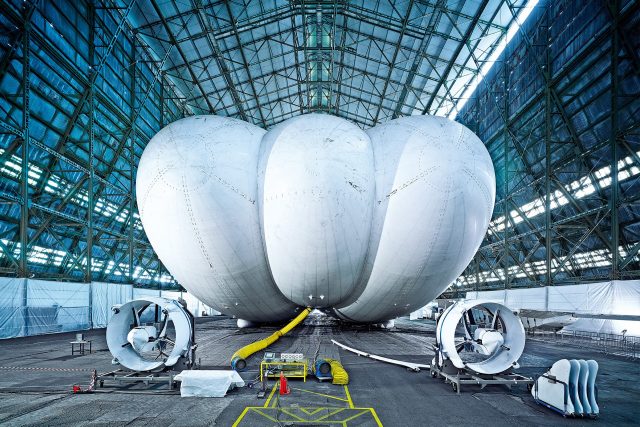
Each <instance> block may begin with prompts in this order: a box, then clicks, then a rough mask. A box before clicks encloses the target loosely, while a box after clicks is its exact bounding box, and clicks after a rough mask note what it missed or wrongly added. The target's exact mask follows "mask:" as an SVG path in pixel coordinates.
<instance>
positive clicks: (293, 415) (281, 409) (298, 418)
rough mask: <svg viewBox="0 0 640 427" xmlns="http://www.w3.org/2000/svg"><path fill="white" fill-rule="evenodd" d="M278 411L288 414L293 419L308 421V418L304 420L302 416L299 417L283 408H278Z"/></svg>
mask: <svg viewBox="0 0 640 427" xmlns="http://www.w3.org/2000/svg"><path fill="white" fill-rule="evenodd" d="M280 411H281V412H282V413H283V414H287V415H289V416H290V417H291V418H293V419H295V421H302V422H305V421H309V420H305V419H304V418H300V417H299V416H297V415H295V414H292V413H291V412H289V411H287V410H286V409H285V408H280Z"/></svg>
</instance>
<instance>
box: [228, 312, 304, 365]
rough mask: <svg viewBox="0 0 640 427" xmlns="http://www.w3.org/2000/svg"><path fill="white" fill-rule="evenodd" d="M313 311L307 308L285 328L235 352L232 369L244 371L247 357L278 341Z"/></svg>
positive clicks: (232, 357)
mask: <svg viewBox="0 0 640 427" xmlns="http://www.w3.org/2000/svg"><path fill="white" fill-rule="evenodd" d="M309 313H311V309H310V308H305V309H304V310H302V312H300V314H298V315H297V316H296V318H295V319H293V320H292V321H291V322H289V323H288V324H287V325H286V326H285V327H284V328H282V329H280V330H278V331H275V332H274V333H273V334H271V335H269V336H268V337H267V338H263V339H261V340H258V341H254V342H252V343H251V344H249V345H245V346H244V347H242V348H241V349H240V350H238V351H236V352H235V353H233V356H231V369H234V370H236V371H243V370H244V369H245V368H246V367H247V360H246V359H247V358H248V357H249V356H251V355H252V354H253V353H255V352H257V351H260V350H264V349H265V348H267V347H269V346H270V345H271V344H273V343H274V342H276V341H278V339H279V338H280V337H281V336H283V335H285V334H287V333H288V332H289V331H291V330H292V329H293V328H295V327H296V326H298V325H299V324H300V323H301V322H302V321H303V320H304V319H305V318H306V317H307V316H308V315H309Z"/></svg>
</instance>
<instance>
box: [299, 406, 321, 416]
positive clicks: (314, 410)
mask: <svg viewBox="0 0 640 427" xmlns="http://www.w3.org/2000/svg"><path fill="white" fill-rule="evenodd" d="M298 409H300V410H301V411H302V412H304V413H305V414H307V415H315V414H317V413H318V412H320V411H323V410H325V409H327V408H314V409H313V411H309V410H307V408H301V407H298Z"/></svg>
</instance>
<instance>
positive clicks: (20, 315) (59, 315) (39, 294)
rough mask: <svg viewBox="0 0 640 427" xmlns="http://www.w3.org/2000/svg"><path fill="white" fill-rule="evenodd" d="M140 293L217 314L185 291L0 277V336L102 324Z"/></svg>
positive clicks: (194, 309)
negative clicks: (113, 310)
mask: <svg viewBox="0 0 640 427" xmlns="http://www.w3.org/2000/svg"><path fill="white" fill-rule="evenodd" d="M144 296H156V297H157V296H162V297H166V298H174V299H175V298H178V297H180V296H182V298H184V299H185V300H186V301H187V306H188V308H189V310H190V311H191V312H192V313H193V314H194V315H195V316H196V317H200V316H201V315H202V313H203V312H204V313H206V315H215V314H218V312H216V311H215V310H213V309H211V308H210V307H208V306H207V305H205V304H203V303H202V302H200V301H199V300H198V299H197V298H195V297H194V296H193V295H191V294H188V293H186V292H182V293H181V292H176V291H161V290H152V289H141V288H134V287H133V286H132V285H130V284H115V283H105V282H91V283H71V282H53V281H47V280H33V279H22V278H10V277H0V338H15V337H23V336H29V335H41V334H49V333H57V332H69V331H80V330H87V329H94V328H104V327H106V326H107V323H108V321H109V319H110V318H111V307H112V306H113V305H115V304H123V303H125V302H127V301H129V300H130V299H132V298H140V297H144Z"/></svg>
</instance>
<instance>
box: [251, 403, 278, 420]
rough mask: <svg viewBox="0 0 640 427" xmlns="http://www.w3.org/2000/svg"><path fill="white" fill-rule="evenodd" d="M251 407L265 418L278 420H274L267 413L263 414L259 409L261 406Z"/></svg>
mask: <svg viewBox="0 0 640 427" xmlns="http://www.w3.org/2000/svg"><path fill="white" fill-rule="evenodd" d="M251 409H253V410H254V411H256V412H257V413H259V414H260V415H262V416H263V417H265V418H267V419H268V420H270V421H273V422H274V423H277V422H278V420H276V419H275V418H273V417H271V416H270V415H267V414H265V413H264V412H262V411H261V410H260V409H262V408H259V407H257V408H251Z"/></svg>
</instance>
